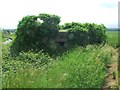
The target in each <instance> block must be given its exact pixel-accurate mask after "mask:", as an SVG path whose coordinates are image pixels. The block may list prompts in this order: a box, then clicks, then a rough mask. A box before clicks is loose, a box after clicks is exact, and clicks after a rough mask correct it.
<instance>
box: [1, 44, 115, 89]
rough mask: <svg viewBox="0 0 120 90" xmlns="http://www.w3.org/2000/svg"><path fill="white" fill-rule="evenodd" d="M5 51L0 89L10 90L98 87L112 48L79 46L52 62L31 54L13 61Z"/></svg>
mask: <svg viewBox="0 0 120 90" xmlns="http://www.w3.org/2000/svg"><path fill="white" fill-rule="evenodd" d="M8 47H9V45H6V46H3V49H4V50H3V60H4V61H3V87H10V88H14V87H18V88H20V87H31V88H32V87H68V88H69V87H74V88H75V87H83V88H93V87H94V88H95V87H101V86H102V85H103V84H104V78H105V75H106V67H105V66H106V65H107V64H108V63H110V60H111V57H112V55H113V52H112V49H113V48H112V47H110V46H108V45H105V46H102V45H101V46H87V47H86V48H83V47H80V46H79V47H76V48H74V49H72V50H71V51H68V52H66V53H65V54H63V55H62V56H61V57H57V58H56V59H53V58H50V57H49V56H48V55H45V54H42V53H41V52H39V53H33V52H32V51H30V52H28V53H21V55H19V56H18V57H16V58H13V57H10V56H9V55H8V53H6V52H8ZM42 61H43V62H42Z"/></svg>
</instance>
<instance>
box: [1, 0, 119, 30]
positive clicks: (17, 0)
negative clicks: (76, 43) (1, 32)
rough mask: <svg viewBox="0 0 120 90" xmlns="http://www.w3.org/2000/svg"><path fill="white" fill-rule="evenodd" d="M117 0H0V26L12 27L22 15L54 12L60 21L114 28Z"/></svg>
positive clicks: (115, 24)
mask: <svg viewBox="0 0 120 90" xmlns="http://www.w3.org/2000/svg"><path fill="white" fill-rule="evenodd" d="M118 1H119V0H0V28H4V29H16V28H17V25H18V23H19V21H20V20H21V19H22V18H23V17H24V16H26V15H39V14H40V13H47V14H55V15H58V16H60V17H61V23H60V24H64V23H67V22H80V23H86V22H89V23H96V24H104V25H105V26H106V27H107V28H116V27H118Z"/></svg>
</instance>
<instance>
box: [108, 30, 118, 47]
mask: <svg viewBox="0 0 120 90" xmlns="http://www.w3.org/2000/svg"><path fill="white" fill-rule="evenodd" d="M106 34H107V42H108V44H110V45H112V46H117V45H120V41H118V35H120V32H118V31H107V32H106Z"/></svg>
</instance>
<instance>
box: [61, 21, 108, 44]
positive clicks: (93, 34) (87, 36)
mask: <svg viewBox="0 0 120 90" xmlns="http://www.w3.org/2000/svg"><path fill="white" fill-rule="evenodd" d="M60 28H61V29H66V30H68V34H69V35H68V40H69V42H70V43H72V44H77V45H83V46H84V45H87V44H101V43H104V42H106V34H105V32H106V27H105V26H104V25H103V24H101V25H97V24H94V23H83V24H81V23H77V22H72V23H65V24H64V25H62V26H61V27H60Z"/></svg>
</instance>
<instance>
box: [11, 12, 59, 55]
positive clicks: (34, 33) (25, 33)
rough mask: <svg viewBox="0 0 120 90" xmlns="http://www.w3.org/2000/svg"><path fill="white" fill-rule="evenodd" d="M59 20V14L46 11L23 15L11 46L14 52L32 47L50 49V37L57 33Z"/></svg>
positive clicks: (52, 37)
mask: <svg viewBox="0 0 120 90" xmlns="http://www.w3.org/2000/svg"><path fill="white" fill-rule="evenodd" d="M59 22H60V17H59V16H56V15H49V14H44V13H42V14H39V15H38V16H35V15H31V16H25V17H23V19H22V20H21V21H20V22H19V24H18V27H17V32H16V39H15V40H14V43H13V45H12V47H11V52H12V54H16V53H17V52H20V51H28V50H30V49H34V50H38V51H39V50H41V49H46V48H47V49H48V48H49V45H50V39H54V38H55V37H56V35H57V32H58V24H59Z"/></svg>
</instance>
